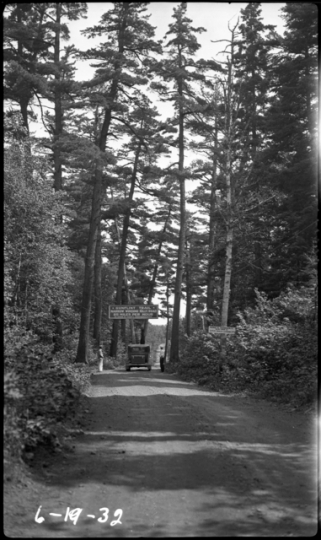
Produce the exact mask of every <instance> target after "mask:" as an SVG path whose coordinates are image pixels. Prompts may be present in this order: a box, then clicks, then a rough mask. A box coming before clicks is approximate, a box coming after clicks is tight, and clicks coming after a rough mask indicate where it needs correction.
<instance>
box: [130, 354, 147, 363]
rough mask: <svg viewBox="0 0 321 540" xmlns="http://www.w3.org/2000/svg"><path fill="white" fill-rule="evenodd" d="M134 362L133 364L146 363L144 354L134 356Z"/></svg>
mask: <svg viewBox="0 0 321 540" xmlns="http://www.w3.org/2000/svg"><path fill="white" fill-rule="evenodd" d="M132 362H133V364H145V357H144V356H138V355H137V356H136V355H134V356H132Z"/></svg>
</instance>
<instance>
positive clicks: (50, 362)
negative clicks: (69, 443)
mask: <svg viewBox="0 0 321 540" xmlns="http://www.w3.org/2000/svg"><path fill="white" fill-rule="evenodd" d="M28 338H29V341H28V342H27V343H25V344H23V345H22V346H21V347H20V350H19V351H18V352H16V351H15V355H14V356H12V355H10V356H9V355H6V357H5V414H4V433H5V441H4V443H5V449H6V454H7V455H11V456H13V455H15V456H18V455H19V454H21V453H22V455H24V453H25V452H26V451H27V452H28V451H32V450H33V449H34V448H36V447H37V446H38V445H39V444H46V445H51V446H54V447H55V446H59V441H58V431H59V428H60V426H61V425H62V422H64V421H65V420H67V419H68V420H70V419H72V418H74V416H75V414H76V412H77V408H78V406H79V399H80V396H81V392H83V391H84V390H85V389H86V387H87V385H89V384H90V382H89V380H90V379H89V378H90V373H91V371H92V368H91V367H90V366H85V365H84V366H82V365H75V364H71V362H70V361H68V358H67V357H66V355H64V353H63V352H60V353H57V354H56V355H55V356H52V355H51V353H50V349H51V347H49V346H46V345H44V344H43V343H42V342H41V341H36V340H33V341H31V336H30V335H29V336H28Z"/></svg>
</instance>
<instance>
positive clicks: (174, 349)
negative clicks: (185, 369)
mask: <svg viewBox="0 0 321 540" xmlns="http://www.w3.org/2000/svg"><path fill="white" fill-rule="evenodd" d="M181 64H182V62H181V54H179V65H180V67H181ZM178 94H179V97H180V103H179V134H178V149H179V160H178V181H179V186H180V230H179V241H178V254H177V268H176V281H175V291H174V295H175V297H174V311H173V323H172V340H171V341H172V343H171V354H170V361H171V362H178V361H179V314H180V304H181V295H182V281H183V270H184V249H185V229H186V208H185V178H184V115H183V110H182V109H183V107H182V101H181V100H182V99H183V82H182V79H181V78H180V79H179V80H178Z"/></svg>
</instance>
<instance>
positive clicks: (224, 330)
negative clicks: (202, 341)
mask: <svg viewBox="0 0 321 540" xmlns="http://www.w3.org/2000/svg"><path fill="white" fill-rule="evenodd" d="M208 331H209V333H210V334H215V335H222V334H227V335H233V334H235V332H236V328H232V327H228V326H209V327H208Z"/></svg>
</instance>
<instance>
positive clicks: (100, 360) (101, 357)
mask: <svg viewBox="0 0 321 540" xmlns="http://www.w3.org/2000/svg"><path fill="white" fill-rule="evenodd" d="M103 365H104V353H103V348H102V346H101V345H100V347H99V349H98V371H103Z"/></svg>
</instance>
